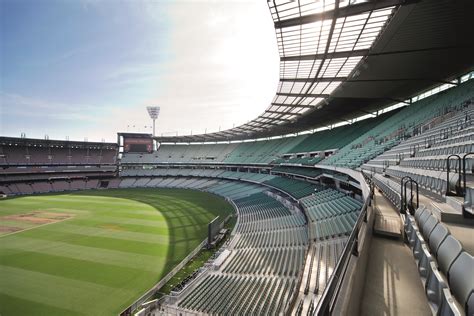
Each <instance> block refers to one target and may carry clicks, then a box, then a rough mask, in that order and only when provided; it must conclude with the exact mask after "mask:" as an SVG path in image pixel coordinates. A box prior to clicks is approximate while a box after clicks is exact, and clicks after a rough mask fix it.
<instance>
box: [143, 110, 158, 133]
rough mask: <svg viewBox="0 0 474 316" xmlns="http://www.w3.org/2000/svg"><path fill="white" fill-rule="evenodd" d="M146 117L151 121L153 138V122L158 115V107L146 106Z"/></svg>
mask: <svg viewBox="0 0 474 316" xmlns="http://www.w3.org/2000/svg"><path fill="white" fill-rule="evenodd" d="M146 109H147V111H148V115H150V118H151V119H152V120H153V136H155V121H156V119H157V118H158V115H159V114H160V107H159V106H147V107H146Z"/></svg>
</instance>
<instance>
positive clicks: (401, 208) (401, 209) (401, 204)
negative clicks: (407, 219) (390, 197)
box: [400, 176, 413, 214]
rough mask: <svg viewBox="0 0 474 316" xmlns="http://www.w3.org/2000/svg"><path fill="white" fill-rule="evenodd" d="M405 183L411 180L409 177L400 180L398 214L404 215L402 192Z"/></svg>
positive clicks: (404, 202) (404, 200)
mask: <svg viewBox="0 0 474 316" xmlns="http://www.w3.org/2000/svg"><path fill="white" fill-rule="evenodd" d="M405 180H406V181H410V180H413V179H412V178H411V177H410V176H404V177H402V179H401V180H400V214H405V208H406V198H405V195H404V193H406V192H404V191H403V185H404V184H405Z"/></svg>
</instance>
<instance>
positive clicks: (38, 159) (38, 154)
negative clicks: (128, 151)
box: [0, 144, 117, 166]
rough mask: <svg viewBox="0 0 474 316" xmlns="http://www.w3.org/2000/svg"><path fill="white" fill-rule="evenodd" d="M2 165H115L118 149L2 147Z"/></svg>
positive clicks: (0, 163)
mask: <svg viewBox="0 0 474 316" xmlns="http://www.w3.org/2000/svg"><path fill="white" fill-rule="evenodd" d="M0 148H1V149H0V152H1V153H3V154H2V155H4V158H2V159H1V160H0V165H6V166H16V165H45V164H47V165H66V164H77V165H83V164H115V161H116V157H117V149H105V148H104V149H82V148H65V147H33V146H13V145H12V146H10V145H6V144H3V145H0Z"/></svg>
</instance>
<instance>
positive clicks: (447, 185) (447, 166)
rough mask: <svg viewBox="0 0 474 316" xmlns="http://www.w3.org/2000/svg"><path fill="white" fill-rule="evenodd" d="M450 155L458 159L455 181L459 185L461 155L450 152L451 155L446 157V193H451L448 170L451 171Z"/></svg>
mask: <svg viewBox="0 0 474 316" xmlns="http://www.w3.org/2000/svg"><path fill="white" fill-rule="evenodd" d="M451 157H455V158H457V159H458V163H459V167H458V170H459V177H458V181H456V183H457V187H458V188H459V187H460V186H461V161H462V160H461V157H460V156H459V155H456V154H452V155H449V156H448V158H446V195H452V193H451V190H450V188H449V172H450V171H451V163H450V159H451ZM455 170H456V169H455ZM456 194H457V191H456Z"/></svg>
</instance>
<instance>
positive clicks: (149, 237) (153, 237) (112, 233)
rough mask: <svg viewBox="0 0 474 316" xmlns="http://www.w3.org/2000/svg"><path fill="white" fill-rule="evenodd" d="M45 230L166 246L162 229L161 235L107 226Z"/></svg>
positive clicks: (68, 225)
mask: <svg viewBox="0 0 474 316" xmlns="http://www.w3.org/2000/svg"><path fill="white" fill-rule="evenodd" d="M44 229H45V230H48V231H54V232H62V233H67V234H69V233H73V234H80V235H85V236H98V237H102V236H105V237H107V238H116V239H125V240H132V241H138V242H148V243H158V244H167V243H168V230H167V229H164V230H163V233H162V234H146V233H139V232H129V231H126V230H123V229H122V228H121V227H120V226H117V225H109V226H103V227H87V226H81V225H73V224H63V225H51V226H48V227H44Z"/></svg>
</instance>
